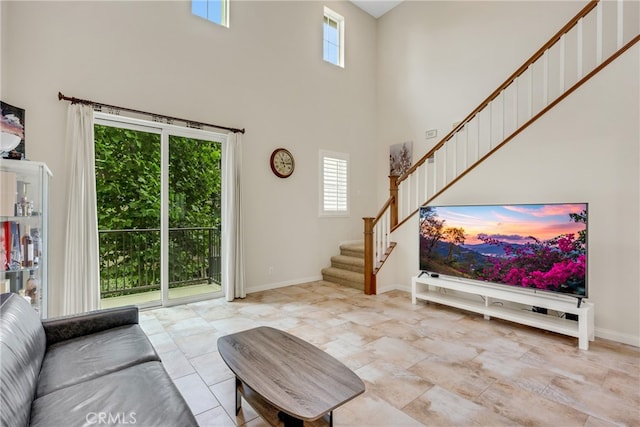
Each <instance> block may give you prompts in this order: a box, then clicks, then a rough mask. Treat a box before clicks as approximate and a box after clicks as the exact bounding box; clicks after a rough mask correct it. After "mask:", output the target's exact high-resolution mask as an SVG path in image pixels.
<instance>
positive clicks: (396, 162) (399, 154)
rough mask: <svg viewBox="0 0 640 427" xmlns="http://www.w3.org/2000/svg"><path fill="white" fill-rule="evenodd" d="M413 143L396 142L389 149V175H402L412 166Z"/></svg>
mask: <svg viewBox="0 0 640 427" xmlns="http://www.w3.org/2000/svg"><path fill="white" fill-rule="evenodd" d="M412 159H413V143H411V142H403V143H401V144H394V145H392V146H391V147H390V150H389V176H401V175H402V174H404V173H405V172H406V171H407V170H409V168H410V167H411V163H412Z"/></svg>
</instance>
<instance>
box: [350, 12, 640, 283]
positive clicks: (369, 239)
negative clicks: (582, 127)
mask: <svg viewBox="0 0 640 427" xmlns="http://www.w3.org/2000/svg"><path fill="white" fill-rule="evenodd" d="M625 15H630V16H631V17H629V18H625ZM627 26H629V27H630V28H629V29H627ZM638 33H639V32H638V21H637V9H636V8H635V6H634V2H633V1H629V0H618V1H615V2H613V1H610V2H604V1H600V0H590V1H589V3H588V4H587V5H586V6H585V7H584V8H583V9H582V10H581V11H580V12H579V13H578V14H577V15H576V16H575V17H574V18H573V19H572V20H570V21H569V22H568V23H567V24H566V25H565V26H564V27H563V28H561V29H560V31H558V32H557V33H556V34H555V35H554V36H553V37H552V38H551V39H550V40H549V41H548V42H547V43H546V44H544V45H543V46H542V47H541V48H540V49H539V50H538V51H537V52H536V53H534V54H533V56H531V58H529V60H527V61H526V62H525V63H524V64H523V65H522V66H521V67H520V68H519V69H518V70H516V71H515V72H514V73H513V74H512V75H511V76H509V77H508V78H507V80H505V82H504V83H503V84H502V85H500V86H499V87H498V88H497V89H496V90H495V91H494V92H493V93H492V94H491V95H489V96H488V97H487V98H486V99H485V100H484V101H483V102H482V103H481V104H480V105H479V106H478V107H477V108H476V109H475V110H473V111H472V112H471V113H470V114H469V115H468V116H467V117H466V118H465V119H464V120H462V121H461V122H460V123H459V124H458V125H457V126H456V127H455V128H454V129H453V130H452V131H451V132H450V133H448V134H447V135H446V136H445V137H444V138H442V140H440V142H438V143H437V144H436V145H435V146H434V147H433V148H432V149H431V150H429V152H427V153H426V154H425V155H424V156H423V157H422V158H420V160H418V161H417V162H416V163H415V164H414V165H413V166H412V167H411V168H410V169H409V170H408V171H407V172H405V174H404V175H402V176H401V177H398V178H396V177H390V178H391V179H390V187H389V192H390V195H389V199H388V200H387V201H386V203H385V204H384V206H383V207H382V208H381V209H380V211H379V212H378V214H377V216H375V217H365V218H363V220H364V239H365V243H364V248H365V252H364V260H365V263H364V266H365V267H364V293H365V294H367V295H372V294H373V295H375V294H376V274H377V273H378V271H379V270H380V268H381V267H382V265H383V264H384V262H385V260H386V259H387V258H388V257H389V255H390V253H391V251H392V250H393V249H394V247H395V246H396V243H395V242H392V241H391V237H392V236H391V233H392V232H393V231H395V230H396V229H398V228H399V227H401V226H402V225H403V224H404V223H406V222H407V221H408V220H409V219H410V218H411V217H412V216H414V215H415V214H417V212H418V210H419V208H420V206H424V205H427V204H429V202H431V201H432V200H434V199H435V198H436V197H438V196H439V195H440V194H442V193H443V192H444V191H446V190H447V189H449V188H450V187H451V186H452V185H454V184H455V183H456V182H458V181H459V180H460V179H462V178H463V177H464V176H465V175H466V174H467V173H468V172H470V171H471V170H473V169H474V168H475V167H477V166H478V165H480V164H481V163H482V162H484V161H485V160H486V159H487V158H489V157H490V156H491V155H493V154H494V153H495V152H496V151H497V150H499V149H500V148H502V147H503V146H504V145H505V144H507V143H508V142H509V141H511V140H512V139H514V138H515V137H516V136H517V135H518V134H520V132H522V131H523V130H524V129H526V128H527V127H528V126H530V125H531V124H532V123H533V122H535V121H536V120H537V119H539V118H540V117H542V116H543V115H544V114H546V113H547V112H548V111H549V110H550V109H552V108H553V107H555V106H556V105H557V104H558V103H560V102H561V101H562V100H563V99H565V98H566V97H567V96H569V95H570V94H571V93H572V92H573V91H575V90H576V89H577V88H579V87H580V86H581V85H583V84H584V83H585V82H587V81H588V80H589V79H591V78H592V77H593V76H594V75H596V74H597V73H598V72H599V71H600V70H602V69H603V68H604V67H606V66H607V65H608V64H609V63H611V62H612V61H613V60H615V59H616V58H617V57H618V56H620V55H621V54H622V53H624V52H625V51H626V50H627V49H629V48H630V47H632V46H634V45H635V44H636V43H638V42H639V41H640V34H638ZM569 64H571V66H569ZM359 289H361V288H359Z"/></svg>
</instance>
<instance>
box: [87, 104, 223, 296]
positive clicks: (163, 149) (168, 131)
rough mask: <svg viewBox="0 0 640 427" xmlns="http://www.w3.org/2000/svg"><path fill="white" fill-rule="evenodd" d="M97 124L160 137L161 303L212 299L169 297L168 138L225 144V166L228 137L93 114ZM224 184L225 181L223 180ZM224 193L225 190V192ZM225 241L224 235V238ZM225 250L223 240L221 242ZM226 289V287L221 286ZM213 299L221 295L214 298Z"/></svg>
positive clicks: (127, 118) (163, 124)
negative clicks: (176, 137)
mask: <svg viewBox="0 0 640 427" xmlns="http://www.w3.org/2000/svg"><path fill="white" fill-rule="evenodd" d="M93 121H94V124H97V125H102V126H110V127H117V128H123V129H131V130H137V131H142V132H148V133H155V134H159V135H160V199H161V201H162V202H161V204H160V243H161V247H160V265H161V269H160V304H161V305H162V306H164V307H169V306H172V305H179V304H184V303H187V302H196V301H202V300H205V299H210V298H211V297H212V294H202V295H195V296H193V297H184V298H169V262H168V261H167V260H168V259H169V205H168V200H169V137H170V136H179V137H185V138H193V139H201V140H206V141H212V142H219V143H220V144H222V159H221V161H222V162H223V163H224V156H225V154H224V152H225V146H226V145H227V144H226V143H227V135H225V134H223V133H219V132H214V131H208V130H201V129H193V128H186V127H182V126H176V125H170V124H167V123H161V122H153V121H150V120H145V119H137V118H134V117H128V116H120V115H113V114H109V113H102V112H98V111H94V113H93ZM222 185H223V186H224V185H225V182H224V181H222ZM223 191H224V190H223ZM221 237H222V239H225V237H224V235H223V236H221ZM222 247H224V241H223V242H222ZM222 288H223V289H225V285H224V284H223V285H222ZM213 296H214V297H217V296H222V295H216V294H214V295H213ZM156 305H157V304H155V302H152V303H142V304H140V305H139V306H140V307H141V308H148V307H153V306H156Z"/></svg>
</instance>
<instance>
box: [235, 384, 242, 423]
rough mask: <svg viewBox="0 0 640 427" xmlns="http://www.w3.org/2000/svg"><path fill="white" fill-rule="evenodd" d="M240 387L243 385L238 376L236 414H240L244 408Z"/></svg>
mask: <svg viewBox="0 0 640 427" xmlns="http://www.w3.org/2000/svg"><path fill="white" fill-rule="evenodd" d="M240 387H242V381H240V378H238V377H236V416H238V414H239V413H240V409H242V395H241V394H240Z"/></svg>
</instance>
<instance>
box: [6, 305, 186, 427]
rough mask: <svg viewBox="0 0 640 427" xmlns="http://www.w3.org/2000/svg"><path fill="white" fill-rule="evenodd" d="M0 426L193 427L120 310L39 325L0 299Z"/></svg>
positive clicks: (133, 317) (133, 323) (134, 319)
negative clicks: (102, 426) (105, 426)
mask: <svg viewBox="0 0 640 427" xmlns="http://www.w3.org/2000/svg"><path fill="white" fill-rule="evenodd" d="M0 396H1V399H0V426H12V427H13V426H46V427H57V426H60V427H72V426H83V425H86V426H89V425H109V426H114V425H123V426H124V425H127V426H132V425H136V426H150V427H152V426H171V427H178V426H197V423H196V420H195V418H194V416H193V414H192V413H191V411H190V409H189V407H188V406H187V403H186V402H185V400H184V399H183V397H182V395H181V394H180V392H179V391H178V389H177V388H176V386H175V385H174V384H173V382H172V381H171V378H170V377H169V375H168V374H167V372H166V371H165V369H164V367H163V365H162V362H161V361H160V358H159V357H158V355H157V353H156V352H155V350H154V348H153V347H152V345H151V343H150V342H149V339H148V338H147V336H146V335H145V333H144V332H143V331H142V329H141V328H140V326H139V325H138V309H137V308H136V307H132V306H130V307H123V308H116V309H107V310H99V311H95V312H91V313H87V314H83V315H78V316H67V317H59V318H54V319H50V320H43V321H41V320H40V318H39V316H38V314H37V313H36V312H35V311H34V310H33V308H31V306H30V304H29V303H27V301H26V300H25V299H24V298H22V297H21V296H19V295H17V294H2V295H0Z"/></svg>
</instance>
